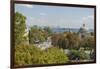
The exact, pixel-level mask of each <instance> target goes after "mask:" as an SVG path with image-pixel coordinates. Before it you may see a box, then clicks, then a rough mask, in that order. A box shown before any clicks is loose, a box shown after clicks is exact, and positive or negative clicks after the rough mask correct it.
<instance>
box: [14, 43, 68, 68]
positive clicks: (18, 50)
mask: <svg viewBox="0 0 100 69" xmlns="http://www.w3.org/2000/svg"><path fill="white" fill-rule="evenodd" d="M67 61H68V57H67V56H66V55H65V54H64V53H63V52H62V51H61V50H60V49H58V48H55V47H53V48H49V49H47V50H40V49H39V48H37V47H35V46H31V45H30V46H29V45H24V44H20V45H18V46H16V47H15V66H21V65H32V64H53V63H55V64H57V63H66V62H67Z"/></svg>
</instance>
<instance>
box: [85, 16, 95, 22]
mask: <svg viewBox="0 0 100 69" xmlns="http://www.w3.org/2000/svg"><path fill="white" fill-rule="evenodd" d="M88 19H94V16H93V15H89V16H85V17H83V21H86V20H88Z"/></svg>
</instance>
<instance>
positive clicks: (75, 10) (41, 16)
mask: <svg viewBox="0 0 100 69" xmlns="http://www.w3.org/2000/svg"><path fill="white" fill-rule="evenodd" d="M15 12H20V13H22V14H23V15H24V16H26V25H27V27H29V26H33V25H38V26H50V27H60V28H80V27H82V25H83V23H85V25H86V27H87V28H88V29H94V8H83V7H81V8H80V7H67V6H66V7H61V6H47V5H34V4H33V5H32V4H15Z"/></svg>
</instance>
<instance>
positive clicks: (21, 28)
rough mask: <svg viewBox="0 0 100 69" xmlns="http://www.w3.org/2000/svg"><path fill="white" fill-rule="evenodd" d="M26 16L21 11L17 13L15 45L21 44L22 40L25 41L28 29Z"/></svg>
mask: <svg viewBox="0 0 100 69" xmlns="http://www.w3.org/2000/svg"><path fill="white" fill-rule="evenodd" d="M25 21H26V17H25V16H24V15H23V14H21V13H19V12H16V13H15V30H14V32H15V34H14V35H15V45H17V44H20V43H21V42H23V41H25V37H24V34H25V29H26V24H25Z"/></svg>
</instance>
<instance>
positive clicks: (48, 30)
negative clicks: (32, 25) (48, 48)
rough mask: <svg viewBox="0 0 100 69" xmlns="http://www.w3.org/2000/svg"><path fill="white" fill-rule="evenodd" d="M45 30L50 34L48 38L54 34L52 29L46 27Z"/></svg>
mask: <svg viewBox="0 0 100 69" xmlns="http://www.w3.org/2000/svg"><path fill="white" fill-rule="evenodd" d="M44 30H45V31H46V32H47V33H48V36H49V35H51V34H52V29H51V28H50V27H44Z"/></svg>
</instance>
